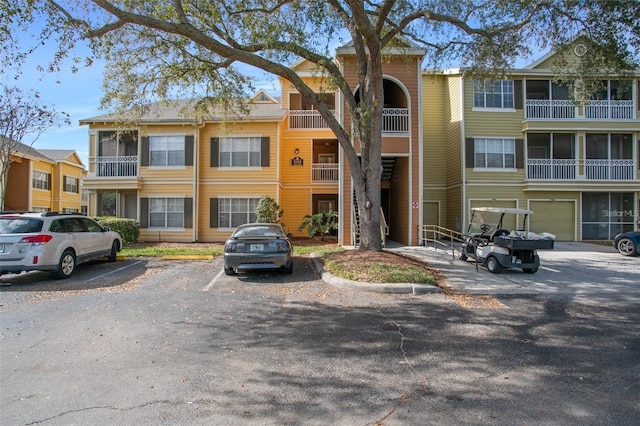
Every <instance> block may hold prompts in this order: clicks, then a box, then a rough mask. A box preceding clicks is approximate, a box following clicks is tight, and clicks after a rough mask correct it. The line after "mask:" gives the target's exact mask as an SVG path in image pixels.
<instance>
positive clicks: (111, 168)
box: [96, 155, 138, 177]
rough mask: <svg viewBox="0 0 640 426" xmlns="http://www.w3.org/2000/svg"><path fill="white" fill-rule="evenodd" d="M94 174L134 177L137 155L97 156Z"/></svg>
mask: <svg viewBox="0 0 640 426" xmlns="http://www.w3.org/2000/svg"><path fill="white" fill-rule="evenodd" d="M96 176H101V177H136V176H138V156H137V155H129V156H125V157H98V164H97V169H96Z"/></svg>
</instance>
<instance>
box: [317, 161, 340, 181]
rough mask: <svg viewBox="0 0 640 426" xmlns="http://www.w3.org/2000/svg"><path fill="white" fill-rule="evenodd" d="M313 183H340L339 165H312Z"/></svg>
mask: <svg viewBox="0 0 640 426" xmlns="http://www.w3.org/2000/svg"><path fill="white" fill-rule="evenodd" d="M311 179H312V180H313V182H316V183H317V182H338V163H313V164H312V165H311Z"/></svg>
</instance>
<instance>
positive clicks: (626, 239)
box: [613, 231, 640, 256]
mask: <svg viewBox="0 0 640 426" xmlns="http://www.w3.org/2000/svg"><path fill="white" fill-rule="evenodd" d="M613 248H615V249H616V250H618V252H619V253H620V254H621V255H623V256H637V255H638V254H640V232H637V231H630V232H623V233H622V234H618V235H616V238H615V239H614V240H613Z"/></svg>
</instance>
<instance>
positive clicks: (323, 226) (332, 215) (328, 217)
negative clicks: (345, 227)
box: [298, 210, 338, 240]
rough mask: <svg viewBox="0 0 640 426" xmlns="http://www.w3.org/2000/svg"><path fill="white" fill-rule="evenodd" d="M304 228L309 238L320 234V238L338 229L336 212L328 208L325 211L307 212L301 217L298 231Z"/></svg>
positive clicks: (322, 238)
mask: <svg viewBox="0 0 640 426" xmlns="http://www.w3.org/2000/svg"><path fill="white" fill-rule="evenodd" d="M304 229H306V230H307V234H309V237H310V238H314V237H315V236H316V235H318V234H319V235H320V240H324V236H325V235H327V234H328V233H329V232H331V231H333V230H335V229H338V213H337V212H335V211H333V210H329V211H328V212H326V213H316V214H308V215H306V216H305V217H304V218H303V219H302V223H301V224H300V226H299V227H298V231H302V230H304Z"/></svg>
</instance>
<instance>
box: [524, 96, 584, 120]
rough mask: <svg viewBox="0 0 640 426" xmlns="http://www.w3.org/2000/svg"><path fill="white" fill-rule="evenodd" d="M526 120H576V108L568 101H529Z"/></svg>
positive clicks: (526, 106)
mask: <svg viewBox="0 0 640 426" xmlns="http://www.w3.org/2000/svg"><path fill="white" fill-rule="evenodd" d="M525 108H526V112H525V118H533V119H536V118H537V119H553V120H565V119H571V118H576V107H575V105H574V104H573V102H571V101H568V100H558V101H556V100H550V99H527V100H526V102H525Z"/></svg>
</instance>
